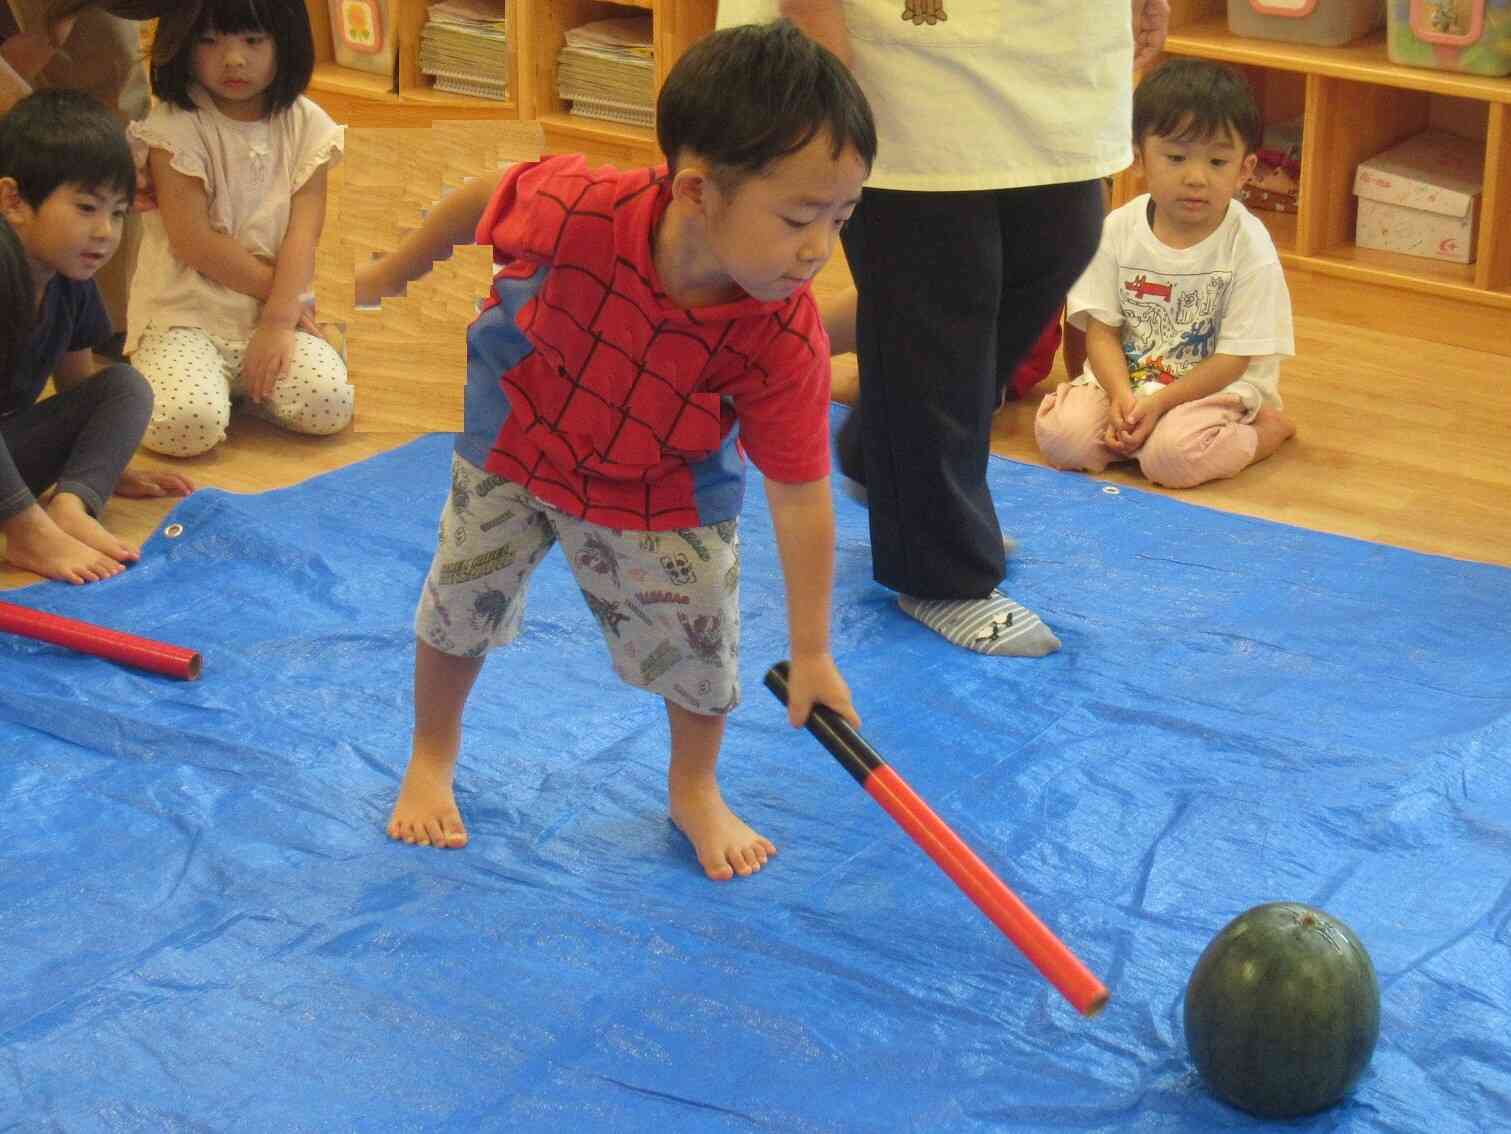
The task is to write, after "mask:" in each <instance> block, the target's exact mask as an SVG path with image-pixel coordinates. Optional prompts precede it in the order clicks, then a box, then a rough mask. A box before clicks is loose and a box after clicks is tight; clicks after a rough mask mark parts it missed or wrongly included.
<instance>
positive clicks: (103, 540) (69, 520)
mask: <svg viewBox="0 0 1511 1134" xmlns="http://www.w3.org/2000/svg"><path fill="white" fill-rule="evenodd" d="M47 514H48V515H49V516H51V517H52V520H53V523H55V524H57V525H58V527H60V528H62V529H63V530H64V531H65V532H67V533H68V534H69V535H71V536H73V538H74V539H76V540H78V541H79V542H80V543H82V544H85V545H86V546H88V547H92V548H94V549H95V550H96V551H99V552H103V553H104V554H106V555H108V556H110V558H112V559H114V560H115V561H116V562H118V563H135V562H136V561H137V560H138V559H140V558H141V557H142V552H141V549H140V548H137V547H134V546H132V545H131V544H129V543H127V542H126V541H125V540H123V539H121V538H119V537H118V536H116V535H115V534H114V533H112V532H110V531H109V530H108V529H106V527H105V525H103V524H102V523H100V521H99V520H96V519H95V518H94V517H93V516H91V515H90V514H89V509H87V508H85V507H84V501H82V500H80V499H79V498H78V497H77V496H75V495H74V494H73V493H72V492H58V493H54V495H53V498H52V499H51V500H49V501H48V503H47ZM113 573H114V572H112V574H113Z"/></svg>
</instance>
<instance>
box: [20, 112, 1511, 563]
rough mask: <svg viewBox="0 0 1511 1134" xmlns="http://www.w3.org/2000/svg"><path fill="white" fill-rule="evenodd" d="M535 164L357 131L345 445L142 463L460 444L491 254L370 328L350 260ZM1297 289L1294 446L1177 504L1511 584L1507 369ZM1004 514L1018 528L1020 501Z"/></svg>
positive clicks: (200, 476)
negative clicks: (445, 205) (1389, 549)
mask: <svg viewBox="0 0 1511 1134" xmlns="http://www.w3.org/2000/svg"><path fill="white" fill-rule="evenodd" d="M540 147H541V142H540V135H539V133H538V132H537V129H536V128H535V127H534V126H532V125H529V124H520V123H492V122H474V123H446V124H438V125H437V126H434V127H426V128H419V129H379V128H360V129H359V128H353V129H352V130H350V131H349V132H348V146H347V157H346V160H345V161H344V162H343V163H342V164H341V165H339V166H338V167H336V169H335V170H334V171H333V174H332V178H331V194H330V206H329V210H328V217H327V221H326V227H325V235H324V239H323V241H322V244H321V249H320V255H319V259H318V264H317V290H318V292H319V295H320V317H321V319H322V320H329V321H333V322H337V323H340V324H343V325H344V326H345V328H346V338H347V347H348V355H349V361H350V365H351V376H352V381H353V383H354V384H355V385H356V387H357V413H356V420H355V421H354V423H353V426H352V428H351V429H350V430H348V431H346V432H345V433H342V434H340V435H338V436H335V437H325V438H313V437H297V436H291V435H289V434H287V433H284V432H282V431H280V430H278V429H275V428H272V427H270V426H267V425H265V424H263V423H261V422H258V421H255V420H252V419H249V418H240V417H238V418H236V419H234V420H233V422H232V426H231V432H230V438H229V440H228V441H227V442H226V443H225V444H223V445H222V446H220V447H219V448H218V449H217V450H215V451H214V452H213V453H210V454H207V455H206V456H204V457H200V458H197V459H193V460H188V461H170V460H166V459H162V458H153V457H150V456H147V455H143V456H142V457H140V458H139V460H140V461H142V462H143V463H145V464H149V465H155V466H159V467H172V468H177V469H181V470H185V471H187V472H188V473H189V475H190V476H192V477H194V478H195V479H196V480H197V481H198V482H199V483H200V484H202V485H205V486H213V487H217V488H223V489H227V490H230V491H234V492H260V491H263V490H265V489H269V488H278V487H283V486H286V485H289V484H293V483H297V482H298V481H301V480H304V479H306V478H308V477H310V476H314V475H316V474H318V473H321V472H326V471H329V470H330V469H334V468H339V467H342V466H344V465H347V464H350V463H352V462H354V461H359V460H363V459H365V458H367V457H370V456H373V455H375V454H377V453H381V452H384V451H386V450H388V449H390V448H393V447H394V446H397V445H401V444H403V443H405V442H407V441H410V440H412V439H414V438H415V437H417V436H420V435H421V434H423V433H427V432H433V431H437V430H454V429H457V428H459V426H460V423H461V404H462V385H463V377H464V370H465V343H464V337H463V336H464V332H465V328H466V325H467V323H468V322H469V320H470V319H471V317H472V315H473V312H474V311H475V309H476V302H477V300H478V298H479V297H480V296H481V295H482V294H483V292H484V291H485V289H486V286H487V281H488V254H487V252H486V250H484V249H482V248H476V247H472V248H463V249H459V250H458V252H457V254H456V255H455V256H453V258H452V259H451V260H449V261H447V262H445V263H443V264H440V265H438V266H437V269H436V271H435V272H434V273H432V274H431V275H430V276H429V277H427V278H426V279H424V280H422V281H420V282H418V283H416V284H414V285H413V286H412V287H411V288H410V291H409V294H408V295H406V296H404V297H402V298H399V299H395V300H390V301H387V302H385V303H384V305H383V307H382V309H381V310H380V311H376V312H373V311H356V310H353V306H352V302H351V292H352V272H353V268H354V265H355V264H356V263H357V261H358V260H359V259H360V258H365V257H367V256H370V255H371V254H372V253H373V252H374V251H378V250H382V249H384V248H389V247H392V245H393V243H394V242H395V241H396V240H398V239H399V237H400V236H401V234H402V233H403V232H404V231H406V230H407V229H409V228H411V227H413V226H414V225H417V224H418V223H419V222H420V220H421V217H422V214H423V210H424V209H426V208H428V207H429V206H430V205H432V204H433V203H434V202H435V201H436V200H437V199H438V197H439V196H440V194H441V193H442V192H443V191H445V190H446V189H448V188H453V187H455V186H457V185H460V184H462V183H463V182H464V181H465V180H466V179H467V178H469V177H476V176H488V175H490V173H491V171H493V170H496V169H497V168H498V165H499V164H500V163H501V162H507V161H510V160H518V159H521V158H526V157H531V156H534V155H535V154H537V153H538V152H539V150H540ZM590 156H591V155H590ZM848 283H849V277H848V273H847V271H846V269H845V266H844V264H843V262H836V263H834V264H831V265H830V266H829V267H828V268H827V269H825V271H824V272H823V274H822V275H821V276H820V277H819V280H818V283H817V286H818V289H819V291H820V292H821V293H824V294H827V293H829V292H831V291H835V290H838V289H840V288H843V287H845V286H847V285H848ZM1292 286H1293V293H1294V299H1295V309H1296V337H1297V341H1296V347H1297V357H1296V359H1295V360H1294V361H1292V362H1290V363H1288V364H1287V365H1286V366H1285V368H1284V370H1283V372H1282V378H1281V389H1282V393H1283V394H1284V396H1285V400H1286V405H1287V409H1288V411H1289V412H1290V413H1291V415H1292V416H1293V417H1294V418H1295V419H1296V421H1297V423H1298V426H1299V429H1300V433H1299V435H1298V437H1297V438H1296V439H1295V440H1294V441H1292V442H1290V443H1289V444H1287V445H1286V446H1285V447H1284V448H1283V449H1282V450H1281V451H1280V453H1279V454H1277V455H1276V456H1275V457H1274V458H1272V459H1271V460H1269V461H1268V462H1266V463H1264V464H1262V465H1260V466H1257V467H1255V468H1253V469H1250V470H1247V471H1246V472H1244V473H1243V474H1242V475H1240V476H1239V477H1237V478H1235V479H1234V480H1231V481H1225V482H1220V483H1216V484H1209V485H1203V486H1202V487H1200V488H1197V489H1194V490H1186V491H1182V492H1178V493H1172V495H1175V496H1177V497H1178V498H1179V499H1181V500H1184V501H1187V502H1189V503H1192V504H1197V505H1201V506H1204V507H1210V508H1217V509H1221V510H1224V511H1230V512H1239V513H1243V514H1246V515H1252V516H1260V517H1264V518H1267V519H1273V520H1279V521H1282V522H1284V523H1288V524H1296V525H1300V526H1302V527H1307V528H1313V529H1316V530H1319V531H1327V532H1335V533H1338V534H1341V535H1349V536H1354V537H1357V538H1360V539H1366V540H1372V541H1377V542H1382V543H1389V544H1395V545H1398V546H1401V547H1407V548H1412V549H1414V550H1418V551H1424V552H1430V553H1433V554H1438V555H1449V556H1454V557H1457V558H1463V559H1473V560H1480V561H1484V562H1488V563H1497V564H1502V565H1506V566H1511V503H1508V501H1511V462H1508V460H1507V455H1506V451H1507V424H1508V423H1511V373H1508V372H1511V358H1508V357H1507V356H1505V355H1500V354H1486V353H1480V352H1475V351H1469V350H1462V349H1457V348H1452V347H1443V346H1438V345H1432V344H1429V343H1426V342H1424V341H1422V340H1419V339H1416V338H1413V337H1411V336H1410V335H1409V334H1380V333H1374V332H1367V331H1362V330H1359V329H1357V328H1355V327H1353V326H1350V325H1349V324H1348V323H1346V322H1343V321H1339V320H1337V319H1322V318H1318V317H1314V316H1309V315H1308V313H1307V312H1308V310H1309V309H1311V310H1327V311H1332V307H1331V306H1330V305H1329V304H1327V303H1326V302H1325V296H1324V295H1323V294H1322V293H1320V292H1317V291H1314V290H1313V289H1315V288H1319V287H1325V283H1322V284H1319V283H1318V282H1317V281H1314V280H1310V279H1304V278H1299V279H1293V281H1292ZM1403 330H1409V329H1407V328H1403ZM836 369H837V372H839V373H841V374H846V373H848V374H852V375H853V373H854V359H853V357H846V358H841V359H838V360H836ZM1061 377H1062V374H1061V373H1059V372H1058V370H1057V373H1056V374H1055V375H1052V376H1051V378H1050V379H1048V380H1047V381H1046V382H1045V383H1044V384H1043V385H1042V386H1041V387H1040V389H1039V390H1038V391H1035V392H1032V393H1031V394H1030V396H1029V397H1028V398H1026V399H1025V400H1024V401H1021V402H1017V403H1013V404H1011V405H1009V406H1008V407H1007V408H1006V409H1005V410H1004V411H1003V412H1002V413H1001V414H999V415H998V417H997V420H996V428H995V434H994V448H995V450H996V451H997V452H998V453H1000V454H1001V455H1003V456H1006V457H1011V458H1013V459H1016V460H1022V461H1029V462H1032V463H1035V464H1039V463H1042V462H1041V461H1040V460H1039V456H1038V452H1037V450H1036V448H1035V446H1034V442H1033V412H1034V407H1035V405H1036V403H1037V401H1038V397H1039V396H1040V395H1041V394H1042V393H1043V392H1044V391H1046V390H1048V389H1051V388H1052V387H1053V384H1054V382H1056V381H1058V380H1060V378H1061ZM1131 468H1132V466H1125V467H1123V468H1114V469H1112V470H1110V471H1109V472H1108V473H1107V474H1106V476H1105V477H1104V478H1102V479H1105V480H1107V481H1109V482H1112V483H1115V484H1120V485H1130V486H1136V487H1140V488H1147V489H1149V490H1150V491H1155V492H1158V491H1162V490H1160V489H1156V488H1152V487H1151V486H1149V485H1148V484H1147V483H1146V482H1144V481H1143V479H1142V478H1141V477H1140V476H1139V475H1138V473H1137V471H1136V469H1135V470H1133V471H1129V469H1131ZM1003 505H1004V508H1005V512H1006V514H1007V515H1008V516H1009V517H1010V516H1011V513H1012V508H1013V502H1012V501H1004V502H1003ZM171 507H172V502H170V501H128V500H119V499H117V500H115V501H113V502H112V504H111V507H110V509H109V511H108V512H107V515H106V523H107V525H108V526H110V527H112V528H113V529H114V530H116V531H118V532H120V533H121V534H122V535H124V536H126V537H127V538H130V539H133V540H145V539H146V538H147V537H148V536H149V535H150V534H151V533H152V531H153V530H155V528H156V527H157V525H158V524H159V523H160V522H161V521H162V517H163V515H164V514H165V513H166V512H167V511H168V510H169V508H171ZM1008 526H1009V529H1010V528H1011V522H1010V519H1009V524H1008ZM35 581H36V579H35V576H32V575H29V574H27V573H25V572H20V571H15V570H10V569H0V587H5V588H9V587H15V586H19V585H24V584H26V583H30V582H35Z"/></svg>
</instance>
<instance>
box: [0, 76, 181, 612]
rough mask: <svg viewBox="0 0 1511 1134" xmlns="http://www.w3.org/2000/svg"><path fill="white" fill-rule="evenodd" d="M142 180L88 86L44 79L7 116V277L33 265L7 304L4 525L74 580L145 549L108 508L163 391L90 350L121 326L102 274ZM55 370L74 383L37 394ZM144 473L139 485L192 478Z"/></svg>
mask: <svg viewBox="0 0 1511 1134" xmlns="http://www.w3.org/2000/svg"><path fill="white" fill-rule="evenodd" d="M135 187H136V171H135V168H134V166H133V164H132V161H131V152H130V149H129V148H128V146H127V143H126V138H125V135H124V134H123V132H122V131H121V127H120V125H119V124H118V123H117V122H116V120H115V117H114V116H113V115H112V114H111V113H110V112H109V111H108V110H107V109H106V108H105V107H104V106H103V105H102V104H100V103H98V102H96V101H95V100H93V99H92V98H90V97H89V96H88V95H84V94H81V93H79V92H76V91H42V92H40V93H37V94H34V95H30V96H29V97H27V98H25V99H23V100H21V101H20V102H19V103H17V104H16V106H15V107H14V108H13V109H12V110H11V111H10V112H9V113H7V114H6V115H5V116H4V117H0V217H3V219H4V221H5V225H6V230H5V232H4V234H3V235H0V245H3V249H0V252H3V253H4V258H5V259H6V260H7V261H8V262H9V263H8V270H6V271H3V272H0V276H3V277H4V278H5V279H6V280H7V281H8V283H9V285H10V287H11V288H13V287H14V286H15V285H16V281H17V272H16V271H15V261H16V260H18V259H19V260H20V261H22V262H23V263H24V266H25V267H24V273H23V274H22V275H21V282H22V288H23V290H22V294H20V295H9V294H8V295H6V296H5V297H4V302H3V306H4V308H5V309H6V310H7V311H9V312H15V313H16V317H13V318H12V320H11V327H10V328H8V330H9V331H10V335H9V336H8V337H10V338H11V339H13V340H14V341H13V342H12V343H8V344H6V345H7V347H8V348H9V349H7V350H4V351H0V354H3V355H6V356H8V360H7V361H6V363H5V366H4V368H3V369H0V532H3V533H4V535H5V558H6V559H7V560H8V561H9V562H10V563H11V564H12V565H13V566H16V567H20V568H22V569H24V570H28V571H35V572H36V573H37V574H39V575H44V576H46V577H47V578H50V579H62V580H64V581H66V582H70V583H88V582H93V581H95V580H99V579H105V578H109V577H110V576H111V575H115V574H118V573H119V572H120V571H122V570H123V569H124V567H125V565H126V564H127V563H130V562H133V561H134V560H136V559H137V557H138V556H139V554H140V553H139V551H138V550H137V549H136V548H135V547H133V546H131V545H130V544H128V543H126V542H125V541H123V540H121V539H120V538H118V537H117V536H115V535H114V534H112V533H111V532H110V531H108V530H107V529H106V528H105V527H104V526H103V525H102V524H101V523H100V522H99V519H98V518H97V517H98V516H99V513H100V511H101V509H103V507H104V505H105V501H106V500H107V499H109V497H110V495H111V493H112V492H114V491H116V489H117V487H118V485H119V482H120V481H121V478H122V473H123V472H124V471H125V469H126V464H127V462H128V461H129V460H130V459H131V456H132V454H133V453H134V452H135V451H136V447H137V444H138V443H139V442H140V441H141V439H142V434H143V433H144V432H145V431H146V428H147V421H148V418H149V417H150V416H151V413H152V391H151V388H150V387H149V386H148V385H147V383H146V380H145V379H144V378H142V376H141V375H140V374H138V373H137V372H136V371H135V370H133V369H132V368H131V367H129V366H126V365H124V364H116V365H113V366H107V367H105V368H103V369H101V368H100V367H99V364H98V362H97V361H96V360H95V357H94V355H93V352H92V348H94V347H96V346H99V345H100V344H102V343H104V342H105V341H106V340H108V339H109V338H110V335H111V325H110V317H109V315H107V314H106V311H105V308H104V305H103V303H102V302H101V300H100V295H99V290H98V289H97V288H96V287H95V284H94V275H95V273H96V272H98V271H99V270H100V268H101V267H102V266H104V264H105V263H106V262H107V261H108V260H109V259H110V257H111V255H112V254H113V253H114V252H115V250H116V246H117V245H118V244H119V243H120V240H121V229H122V225H123V223H124V220H125V216H126V212H127V210H128V209H129V208H130V204H131V195H132V193H133V192H134V190H135ZM28 285H29V286H28ZM9 289H10V288H8V289H7V290H9ZM27 316H30V318H27ZM49 377H52V378H54V379H55V380H56V382H57V384H58V386H59V388H61V389H63V392H62V393H60V394H57V395H56V396H54V397H51V398H47V399H44V400H42V401H40V402H39V401H38V400H37V398H38V396H39V395H40V394H41V393H42V390H43V387H45V386H46V384H47V380H48V378H49ZM136 480H137V481H139V482H140V483H137V484H136V485H135V489H134V491H135V494H137V495H156V494H161V493H163V492H167V493H172V494H175V495H183V494H184V493H186V492H188V491H190V490H191V489H192V487H193V486H192V485H191V484H189V482H188V481H187V480H185V479H184V478H182V477H177V476H174V477H166V478H153V477H150V476H140V475H139V476H138V477H137V478H136ZM50 485H56V488H55V490H54V491H53V493H52V494H51V496H50V497H49V498H48V499H47V501H46V503H45V504H44V503H41V502H39V500H38V495H39V494H40V493H42V492H43V491H44V490H46V489H47V488H48V486H50ZM154 490H155V491H154Z"/></svg>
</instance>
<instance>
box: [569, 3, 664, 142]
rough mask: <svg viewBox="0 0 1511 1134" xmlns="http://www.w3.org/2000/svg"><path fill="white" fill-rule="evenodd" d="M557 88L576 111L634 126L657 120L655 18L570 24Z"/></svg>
mask: <svg viewBox="0 0 1511 1134" xmlns="http://www.w3.org/2000/svg"><path fill="white" fill-rule="evenodd" d="M556 92H557V94H558V95H560V96H561V98H562V99H563V100H565V101H567V102H569V103H571V110H572V113H573V114H576V115H580V116H582V117H583V118H598V119H602V120H604V121H607V122H620V123H624V124H625V125H629V126H645V127H654V126H655V124H656V55H655V51H654V49H653V48H652V46H651V18H650V17H649V16H627V17H624V18H622V19H613V20H597V21H595V22H593V23H590V24H583V25H582V26H581V27H578V28H571V29H569V30H568V32H567V45H566V46H565V47H563V48H562V49H561V56H560V57H559V59H558V60H557V66H556Z"/></svg>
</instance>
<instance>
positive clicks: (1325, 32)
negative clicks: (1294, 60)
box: [1228, 0, 1385, 47]
mask: <svg viewBox="0 0 1511 1134" xmlns="http://www.w3.org/2000/svg"><path fill="white" fill-rule="evenodd" d="M1384 23H1385V0H1228V30H1229V31H1231V32H1232V33H1233V34H1234V35H1242V36H1248V37H1249V38H1251V39H1281V40H1285V41H1286V42H1288V43H1314V44H1318V45H1319V46H1322V47H1337V46H1339V45H1340V44H1344V43H1349V42H1351V41H1353V40H1356V39H1358V38H1359V37H1360V36H1365V35H1368V34H1369V33H1370V32H1372V31H1374V30H1375V29H1376V28H1378V27H1380V26H1381V25H1382V24H1384Z"/></svg>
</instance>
